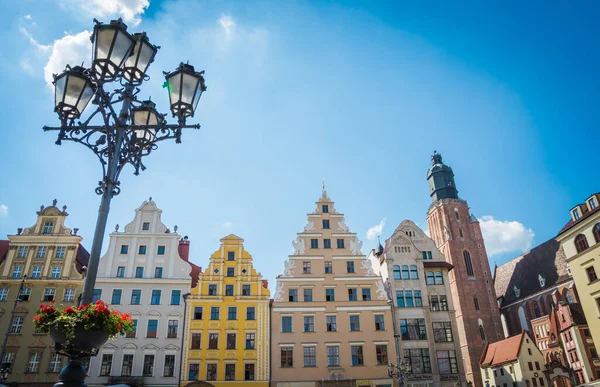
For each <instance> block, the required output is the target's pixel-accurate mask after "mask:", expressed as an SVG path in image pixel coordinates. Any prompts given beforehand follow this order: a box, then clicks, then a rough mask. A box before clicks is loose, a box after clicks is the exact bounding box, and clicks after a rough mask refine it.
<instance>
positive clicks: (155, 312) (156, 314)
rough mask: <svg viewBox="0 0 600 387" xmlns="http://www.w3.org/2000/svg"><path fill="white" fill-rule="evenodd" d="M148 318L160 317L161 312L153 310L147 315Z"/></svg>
mask: <svg viewBox="0 0 600 387" xmlns="http://www.w3.org/2000/svg"><path fill="white" fill-rule="evenodd" d="M146 316H152V317H160V312H158V311H157V310H151V311H149V312H148V313H146Z"/></svg>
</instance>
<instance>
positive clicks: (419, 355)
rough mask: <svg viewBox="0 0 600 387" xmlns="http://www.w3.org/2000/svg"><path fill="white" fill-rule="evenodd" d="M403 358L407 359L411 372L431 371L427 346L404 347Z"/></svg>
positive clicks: (424, 372) (426, 372)
mask: <svg viewBox="0 0 600 387" xmlns="http://www.w3.org/2000/svg"><path fill="white" fill-rule="evenodd" d="M404 358H405V359H408V362H409V364H410V367H411V372H412V373H413V374H429V373H431V361H430V359H429V350H428V349H427V348H416V349H405V350H404Z"/></svg>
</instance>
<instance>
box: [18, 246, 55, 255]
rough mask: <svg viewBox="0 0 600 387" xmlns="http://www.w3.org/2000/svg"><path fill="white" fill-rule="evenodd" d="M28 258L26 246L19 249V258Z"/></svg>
mask: <svg viewBox="0 0 600 387" xmlns="http://www.w3.org/2000/svg"><path fill="white" fill-rule="evenodd" d="M57 251H58V250H57ZM63 251H64V250H63ZM26 256H27V247H25V246H21V247H19V252H18V253H17V258H25V257H26ZM57 258H58V257H57Z"/></svg>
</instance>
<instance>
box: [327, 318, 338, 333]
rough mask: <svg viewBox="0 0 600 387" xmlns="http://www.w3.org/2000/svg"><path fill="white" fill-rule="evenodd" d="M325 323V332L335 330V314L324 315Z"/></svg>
mask: <svg viewBox="0 0 600 387" xmlns="http://www.w3.org/2000/svg"><path fill="white" fill-rule="evenodd" d="M325 325H326V329H327V332H337V319H336V316H325Z"/></svg>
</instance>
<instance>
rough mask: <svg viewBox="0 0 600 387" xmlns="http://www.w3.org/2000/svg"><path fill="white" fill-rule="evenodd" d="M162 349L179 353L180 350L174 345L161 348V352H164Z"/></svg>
mask: <svg viewBox="0 0 600 387" xmlns="http://www.w3.org/2000/svg"><path fill="white" fill-rule="evenodd" d="M164 349H169V350H174V351H179V349H180V348H179V347H178V346H176V345H173V344H169V345H167V346H165V347H163V350H164Z"/></svg>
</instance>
